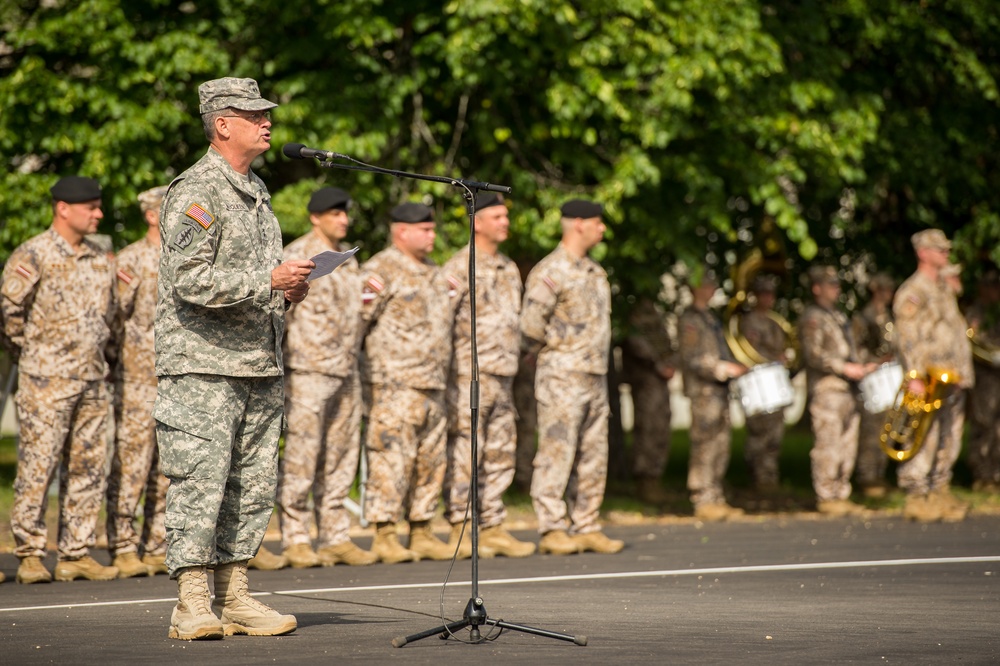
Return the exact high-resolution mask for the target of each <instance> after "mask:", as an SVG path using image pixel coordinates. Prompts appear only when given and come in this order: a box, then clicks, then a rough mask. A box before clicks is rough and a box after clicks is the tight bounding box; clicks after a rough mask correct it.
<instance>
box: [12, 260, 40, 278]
mask: <svg viewBox="0 0 1000 666" xmlns="http://www.w3.org/2000/svg"><path fill="white" fill-rule="evenodd" d="M14 270H15V271H16V272H17V273H19V274H20V275H21V276H22V277H24V278H26V279H28V280H30V279H32V278H33V277H35V273H34V271H32V270H31V269H30V268H28V267H27V266H25V265H24V264H18V265H17V268H15V269H14Z"/></svg>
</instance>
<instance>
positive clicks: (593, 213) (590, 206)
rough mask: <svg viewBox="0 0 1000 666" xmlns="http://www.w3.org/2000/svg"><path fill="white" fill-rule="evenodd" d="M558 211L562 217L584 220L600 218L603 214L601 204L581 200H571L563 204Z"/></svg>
mask: <svg viewBox="0 0 1000 666" xmlns="http://www.w3.org/2000/svg"><path fill="white" fill-rule="evenodd" d="M560 210H561V212H562V216H563V217H571V218H572V217H582V218H583V219H585V220H586V219H589V218H591V217H600V216H601V214H602V213H603V212H604V211H603V208H602V207H601V204H599V203H594V202H593V201H584V200H583V199H571V200H569V201H567V202H566V203H564V204H563V205H562V208H561V209H560Z"/></svg>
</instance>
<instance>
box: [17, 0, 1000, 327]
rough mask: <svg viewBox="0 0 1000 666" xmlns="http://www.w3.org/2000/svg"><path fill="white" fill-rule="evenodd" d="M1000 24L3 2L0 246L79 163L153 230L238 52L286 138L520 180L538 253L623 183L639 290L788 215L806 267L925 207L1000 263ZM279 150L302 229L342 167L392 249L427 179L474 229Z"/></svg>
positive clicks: (454, 199)
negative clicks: (583, 204)
mask: <svg viewBox="0 0 1000 666" xmlns="http://www.w3.org/2000/svg"><path fill="white" fill-rule="evenodd" d="M998 23H1000V12H998V9H997V8H996V6H995V3H993V2H990V1H989V0H964V1H959V0H950V1H939V2H911V1H908V0H890V1H889V2H885V3H875V5H872V4H871V3H865V2H861V1H860V0H829V1H826V2H820V1H818V0H804V1H801V0H796V1H792V0H775V1H773V2H756V1H752V0H701V1H689V2H682V1H681V0H675V1H670V0H616V1H614V2H598V1H596V0H574V1H567V0H451V1H450V2H435V1H432V0H412V1H410V2H405V3H394V2H386V1H384V0H383V1H379V0H375V1H371V0H314V1H313V2H309V3H289V2H279V1H277V0H203V1H198V0H189V1H185V2H176V1H171V0H146V1H145V2H124V0H82V1H79V2H68V1H65V0H46V1H42V2H37V1H36V2H28V1H26V0H0V179H2V181H0V219H2V220H3V222H4V223H5V225H4V227H3V230H2V231H0V259H2V258H4V257H6V256H7V255H9V253H10V251H11V250H12V249H13V247H14V246H16V245H17V244H18V243H20V242H22V241H23V240H24V239H26V238H27V237H29V236H31V235H33V234H34V233H37V232H38V231H40V230H41V229H43V228H44V227H45V226H46V225H47V224H48V220H49V210H48V196H47V189H48V187H49V186H51V184H52V183H53V182H55V180H56V179H57V178H58V177H59V176H60V175H65V174H69V173H81V174H85V175H90V176H93V177H96V178H98V179H99V180H100V181H101V182H102V183H103V185H104V187H105V191H106V207H105V209H106V212H107V213H108V215H107V219H106V222H105V227H104V228H102V231H106V232H107V233H111V234H113V235H114V237H115V240H116V243H117V244H118V245H123V244H124V243H125V242H127V241H130V240H132V239H134V238H135V237H137V236H138V235H139V234H140V233H141V231H142V230H141V228H140V226H141V220H140V217H139V215H138V207H137V204H136V203H135V195H136V194H137V193H138V192H139V191H141V190H143V189H146V188H148V187H152V186H154V185H157V184H161V183H163V182H166V181H169V180H170V178H171V177H172V176H173V175H176V174H177V173H179V172H180V171H181V170H183V169H184V168H186V167H187V166H189V165H190V164H191V163H193V162H194V161H195V160H196V159H197V158H198V157H199V156H200V155H201V154H202V152H203V151H204V150H205V140H204V137H203V136H202V134H201V128H200V124H199V123H198V122H197V118H196V115H197V104H198V100H197V91H196V88H197V85H198V84H199V83H200V82H202V81H204V80H206V79H209V78H214V77H218V76H227V75H233V76H251V77H254V78H256V79H258V80H259V81H260V83H261V87H262V90H263V92H264V94H265V95H266V96H268V97H270V98H272V99H274V100H275V101H278V102H280V103H281V106H280V107H279V108H278V109H277V110H276V112H275V114H274V120H275V125H274V128H273V139H274V145H275V146H276V147H280V146H281V145H282V144H283V143H285V142H290V141H297V142H301V143H304V144H306V145H309V146H315V147H324V148H330V149H333V150H337V151H338V152H342V153H347V154H350V155H353V156H356V157H357V158H358V159H361V160H364V161H365V162H369V163H373V164H377V165H380V166H383V167H387V168H392V169H399V170H405V171H416V172H423V173H431V174H436V175H446V176H455V177H458V176H463V177H467V178H472V179H476V180H484V181H489V182H498V183H504V184H509V185H511V186H512V187H513V188H514V195H513V197H512V198H513V209H512V222H513V231H514V234H513V239H512V241H511V242H510V243H509V245H510V247H508V251H509V252H510V253H511V254H512V256H514V257H515V258H516V259H518V260H519V261H520V262H522V263H523V264H525V265H527V264H530V263H531V262H532V261H534V260H537V258H539V257H540V256H542V255H543V254H544V253H545V252H547V251H548V250H550V249H551V248H552V247H553V246H554V245H555V243H556V242H557V240H558V238H557V237H558V206H559V204H560V203H561V202H562V201H564V200H565V199H567V198H570V197H573V196H586V197H594V198H597V199H599V200H600V201H602V202H604V203H605V205H606V210H607V217H608V219H609V221H610V228H609V233H608V238H607V242H606V243H605V245H604V246H603V247H602V248H601V249H600V250H599V255H600V256H601V258H602V260H603V261H604V262H605V264H606V265H607V266H608V267H609V270H610V271H611V273H612V277H613V280H614V281H615V283H616V284H617V285H618V287H619V289H618V294H619V297H620V300H619V303H618V306H619V308H618V312H619V314H624V311H625V310H626V309H627V305H628V302H629V301H630V299H631V298H632V297H634V296H637V295H643V294H653V293H655V292H656V291H657V290H658V288H659V275H660V274H661V273H662V272H663V271H665V270H667V269H668V268H669V267H670V266H672V265H673V264H675V263H676V262H677V261H680V262H683V263H686V264H688V265H690V266H697V265H700V264H701V263H703V262H704V261H706V260H707V261H708V262H709V263H716V264H718V265H720V266H723V267H724V266H726V265H728V264H731V263H733V262H734V261H736V260H738V258H739V257H740V256H741V254H742V253H744V252H745V251H746V250H747V249H749V248H750V247H751V246H753V245H754V244H759V243H760V233H759V230H760V228H761V225H762V222H763V221H764V220H766V219H768V220H772V221H773V222H774V224H775V225H776V227H777V228H778V230H779V231H780V236H781V239H782V240H783V242H784V245H785V247H786V248H787V251H788V255H789V263H790V267H791V271H792V273H793V276H794V275H795V274H797V273H798V272H799V271H801V269H802V267H804V265H805V264H806V263H807V262H808V261H812V260H823V261H829V262H836V263H840V264H842V265H844V266H856V265H859V264H860V265H864V266H866V267H868V268H874V267H880V268H890V269H892V270H894V271H896V272H897V274H899V275H900V276H903V275H905V274H906V273H907V272H908V271H909V270H910V269H911V268H912V253H911V252H910V251H909V247H908V237H909V235H910V233H912V232H913V231H915V230H917V229H919V228H923V227H926V226H939V227H941V228H943V229H945V230H946V231H947V232H948V233H949V234H953V235H954V236H955V237H956V238H957V240H958V243H957V247H956V253H957V254H958V255H959V257H960V258H962V259H963V260H964V261H967V262H970V263H973V262H975V263H976V265H980V264H981V263H982V262H984V261H986V260H992V261H994V262H996V261H998V260H1000V249H998V248H997V243H996V240H997V238H998V237H1000V217H998V209H1000V202H998V198H1000V183H998V182H997V181H998V171H997V155H998V152H1000V151H998V150H997V148H998V144H997V123H998V117H1000V115H998V113H997V104H998V95H997V79H998V75H1000V59H998V53H997V48H998V47H996V46H995V41H996V40H995V35H996V34H997V32H998V30H997V28H998V27H1000V26H998ZM256 168H257V170H258V172H260V173H261V174H262V175H263V177H264V178H265V180H266V181H267V182H268V184H269V186H270V187H271V190H272V193H273V194H274V203H275V209H276V210H277V211H278V214H279V218H280V219H281V220H282V224H283V226H284V229H285V232H286V234H288V236H289V237H292V236H295V235H298V234H300V233H302V232H304V231H305V230H306V229H307V228H308V221H307V219H306V215H305V210H304V202H305V200H306V198H307V197H308V195H309V193H310V192H311V191H312V189H313V188H315V187H317V186H319V185H322V184H336V185H339V186H342V187H346V188H348V189H350V190H351V191H352V193H353V194H354V195H355V198H356V199H357V200H358V202H359V204H360V207H359V209H358V210H357V211H356V215H355V218H356V223H355V228H354V230H353V231H352V235H353V237H355V238H357V239H358V241H359V242H360V243H361V244H362V245H363V253H364V254H365V255H367V254H371V253H372V252H374V251H376V250H378V249H379V248H380V247H381V245H382V243H384V239H385V230H384V224H383V223H384V220H385V215H386V211H387V210H388V209H389V208H390V207H391V206H392V205H394V204H395V203H397V202H398V201H400V200H402V199H408V198H420V199H422V200H424V201H426V202H429V203H431V204H432V205H433V206H434V207H435V208H436V210H437V212H438V215H439V220H441V225H440V229H441V235H440V241H439V249H438V254H439V258H443V257H444V256H447V255H448V254H450V252H451V251H452V250H453V249H454V248H455V247H457V246H458V245H460V244H461V243H463V242H464V241H465V240H466V239H467V237H468V232H467V228H466V220H465V209H464V204H463V200H462V197H461V194H460V192H459V191H458V190H457V189H455V188H453V187H450V186H447V185H442V184H435V183H427V182H419V181H411V180H405V179H395V178H389V177H386V176H381V175H373V174H369V173H361V172H357V171H346V170H339V169H322V168H320V167H319V166H318V165H317V164H316V163H315V162H313V161H301V162H300V161H292V160H288V159H286V158H284V157H283V156H281V155H280V151H279V150H277V149H274V150H272V151H270V152H269V153H268V154H267V155H265V156H264V157H263V158H262V160H261V162H260V164H259V165H258V166H257V167H256ZM622 306H625V307H622Z"/></svg>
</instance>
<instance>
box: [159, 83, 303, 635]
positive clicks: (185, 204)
mask: <svg viewBox="0 0 1000 666" xmlns="http://www.w3.org/2000/svg"><path fill="white" fill-rule="evenodd" d="M198 96H199V99H200V103H201V104H200V107H199V109H200V112H201V118H202V125H203V127H204V129H205V136H206V137H207V138H208V141H209V143H210V144H211V145H210V147H209V149H208V152H207V153H206V154H205V156H204V157H202V158H201V159H200V160H198V162H196V163H195V164H194V166H192V167H191V168H189V169H188V170H187V171H185V172H184V173H182V174H181V175H180V176H178V177H177V178H176V179H175V180H174V182H173V183H171V185H170V190H169V191H168V192H167V195H166V199H165V201H164V202H163V208H162V212H163V218H162V219H161V221H160V239H161V243H162V250H161V256H160V275H159V289H158V295H159V298H158V300H157V308H156V326H155V331H156V374H157V377H158V378H159V384H158V387H157V395H156V404H155V406H154V408H153V416H154V418H155V419H156V440H157V443H158V445H159V447H160V463H161V465H162V469H163V473H164V474H166V476H167V477H168V478H169V479H170V488H169V490H168V491H167V513H166V525H167V570H168V572H169V573H170V577H171V578H175V579H177V582H178V588H179V594H178V596H179V599H178V602H177V606H176V607H175V608H174V610H173V612H172V613H171V616H170V631H169V634H168V635H169V636H170V637H171V638H178V639H182V640H192V639H203V638H222V637H223V635H224V634H225V635H232V634H249V635H254V636H277V635H281V634H287V633H289V632H291V631H294V630H295V627H296V621H295V618H294V617H293V616H291V615H281V614H280V613H278V612H277V611H275V610H273V609H272V608H269V607H268V606H266V605H265V604H264V603H262V602H261V601H259V600H257V599H256V598H255V597H252V596H251V595H250V591H249V588H248V581H247V562H248V561H249V560H250V558H251V557H253V556H254V554H256V552H257V549H258V548H260V544H261V541H263V539H264V533H265V531H266V529H267V523H268V520H269V519H270V517H271V512H272V510H273V507H274V493H275V486H276V484H277V474H278V438H279V437H280V435H281V421H282V413H283V407H284V396H283V393H284V391H283V375H284V371H283V368H284V363H283V360H282V354H281V342H282V338H283V336H284V329H285V308H286V306H287V305H288V304H289V303H297V302H299V301H302V300H303V299H304V298H305V297H306V294H307V293H308V291H309V283H308V282H306V277H307V276H308V275H309V273H310V271H311V270H312V269H313V268H314V267H315V265H314V264H313V262H311V261H307V260H293V261H287V262H284V263H282V247H281V228H280V227H279V226H278V220H277V219H276V218H275V216H274V211H273V210H272V208H271V196H270V194H269V193H268V191H267V187H266V186H265V185H264V182H263V181H262V180H261V179H260V178H259V177H258V176H257V175H256V174H255V173H254V172H253V171H252V170H251V169H250V164H251V162H252V161H253V160H254V159H255V158H257V157H258V156H259V155H261V154H263V153H264V152H266V151H267V150H268V149H269V148H270V147H271V119H270V109H273V108H274V107H275V106H277V105H276V104H274V103H273V102H269V101H268V100H266V99H262V98H261V96H260V90H259V88H258V87H257V82H256V81H254V80H253V79H238V78H223V79H215V80H213V81H208V82H206V83H203V84H202V85H201V86H199V88H198ZM208 568H214V570H215V575H214V578H215V602H214V603H213V604H212V606H210V605H209V602H210V599H209V590H208V573H207V570H208ZM213 611H215V612H218V613H219V615H218V616H217V615H216V614H215V612H213Z"/></svg>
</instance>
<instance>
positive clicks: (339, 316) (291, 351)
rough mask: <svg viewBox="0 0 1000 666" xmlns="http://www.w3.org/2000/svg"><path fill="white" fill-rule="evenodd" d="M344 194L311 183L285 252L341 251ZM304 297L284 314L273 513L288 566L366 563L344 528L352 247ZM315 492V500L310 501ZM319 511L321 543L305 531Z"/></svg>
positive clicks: (355, 410)
mask: <svg viewBox="0 0 1000 666" xmlns="http://www.w3.org/2000/svg"><path fill="white" fill-rule="evenodd" d="M351 206H352V201H351V197H350V195H349V194H348V193H347V192H345V191H344V190H342V189H340V188H337V187H324V188H323V189H320V190H317V191H316V192H314V193H313V195H312V197H311V198H310V199H309V204H308V206H307V208H308V210H309V221H310V222H311V223H312V231H311V232H310V233H307V234H306V235H305V236H303V237H302V238H299V239H298V240H296V241H294V242H292V243H291V244H289V245H288V246H287V247H285V259H286V260H287V259H311V258H312V257H314V256H316V255H317V254H320V253H321V252H325V251H328V250H335V251H346V250H349V249H350V248H349V246H348V245H347V244H345V243H344V242H343V240H344V238H345V237H346V236H347V230H348V227H349V225H350V209H351ZM310 292H311V293H310V296H309V298H308V299H306V300H304V301H302V302H301V303H298V304H296V305H293V306H292V307H291V308H289V310H288V312H287V313H286V314H285V328H286V333H285V348H284V357H285V420H286V422H287V423H288V430H287V432H286V434H285V449H284V453H283V455H282V458H281V462H280V464H279V469H278V520H279V524H280V526H281V541H282V546H283V547H284V553H283V554H284V556H285V557H286V558H287V559H288V561H289V563H290V564H291V565H292V566H293V567H312V566H319V565H321V564H322V565H325V566H331V565H333V564H337V563H344V564H354V565H365V564H372V563H373V562H376V561H377V560H378V557H377V556H376V555H374V554H373V553H370V552H368V551H365V550H362V549H361V548H358V547H357V546H356V545H355V544H354V543H353V542H352V541H351V539H350V537H349V536H348V533H347V532H348V528H349V527H350V524H351V519H350V518H351V517H350V513H349V512H348V510H347V508H346V507H345V506H344V502H345V500H346V499H347V495H348V493H349V492H350V490H351V486H352V485H353V483H354V477H355V476H356V474H357V471H358V458H359V455H360V452H361V430H360V423H361V386H360V383H359V377H358V348H359V345H360V331H361V301H360V299H359V298H358V294H359V293H360V292H361V270H360V269H359V268H358V262H357V261H356V260H355V259H354V257H351V258H350V259H348V260H347V261H346V262H345V263H344V264H342V265H341V266H340V267H339V268H337V270H335V271H334V272H333V273H331V274H330V275H326V276H323V277H321V278H318V279H316V280H313V281H312V282H311V286H310ZM310 491H311V492H312V501H313V508H312V510H310V508H309V494H310ZM311 515H313V516H315V520H316V527H317V533H318V541H317V543H318V548H317V550H313V548H312V544H311V537H310V533H309V523H310V517H311Z"/></svg>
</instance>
